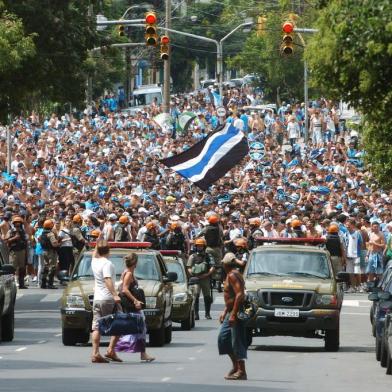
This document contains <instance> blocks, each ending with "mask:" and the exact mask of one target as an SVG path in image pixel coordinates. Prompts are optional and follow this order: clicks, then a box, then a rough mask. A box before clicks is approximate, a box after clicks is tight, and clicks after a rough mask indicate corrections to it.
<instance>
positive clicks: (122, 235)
mask: <svg viewBox="0 0 392 392" xmlns="http://www.w3.org/2000/svg"><path fill="white" fill-rule="evenodd" d="M128 225H129V218H128V217H127V216H126V215H122V216H120V218H119V219H118V223H117V225H116V226H115V228H114V241H116V242H129V241H131V233H130V232H129V226H128Z"/></svg>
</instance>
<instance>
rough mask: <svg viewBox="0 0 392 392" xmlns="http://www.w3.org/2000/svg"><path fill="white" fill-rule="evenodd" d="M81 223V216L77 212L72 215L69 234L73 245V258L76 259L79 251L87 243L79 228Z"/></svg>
mask: <svg viewBox="0 0 392 392" xmlns="http://www.w3.org/2000/svg"><path fill="white" fill-rule="evenodd" d="M82 223H83V219H82V217H81V216H80V215H79V214H76V215H74V217H73V218H72V228H71V232H70V234H71V238H72V245H73V247H74V258H75V260H77V259H78V257H79V255H80V253H81V251H82V250H83V248H84V247H85V246H86V245H87V244H88V241H87V240H86V238H85V237H84V235H83V232H82V230H81V226H82Z"/></svg>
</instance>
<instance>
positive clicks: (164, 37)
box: [161, 35, 170, 45]
mask: <svg viewBox="0 0 392 392" xmlns="http://www.w3.org/2000/svg"><path fill="white" fill-rule="evenodd" d="M169 42H170V39H169V37H168V36H167V35H162V37H161V44H162V45H168V44H169Z"/></svg>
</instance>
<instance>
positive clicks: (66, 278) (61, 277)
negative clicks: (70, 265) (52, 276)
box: [57, 270, 69, 283]
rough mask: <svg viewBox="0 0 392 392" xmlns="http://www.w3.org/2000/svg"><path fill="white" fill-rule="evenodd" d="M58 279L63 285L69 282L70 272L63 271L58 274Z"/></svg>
mask: <svg viewBox="0 0 392 392" xmlns="http://www.w3.org/2000/svg"><path fill="white" fill-rule="evenodd" d="M57 279H58V280H59V281H60V282H61V283H63V282H69V275H68V271H65V270H62V271H59V272H58V274H57Z"/></svg>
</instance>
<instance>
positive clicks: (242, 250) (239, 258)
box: [233, 238, 249, 274]
mask: <svg viewBox="0 0 392 392" xmlns="http://www.w3.org/2000/svg"><path fill="white" fill-rule="evenodd" d="M233 244H234V246H235V263H236V264H237V266H238V267H237V268H238V270H239V271H240V272H241V273H242V274H243V273H244V270H245V267H246V263H247V262H248V258H249V250H248V241H247V240H246V239H245V238H236V239H234V240H233Z"/></svg>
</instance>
